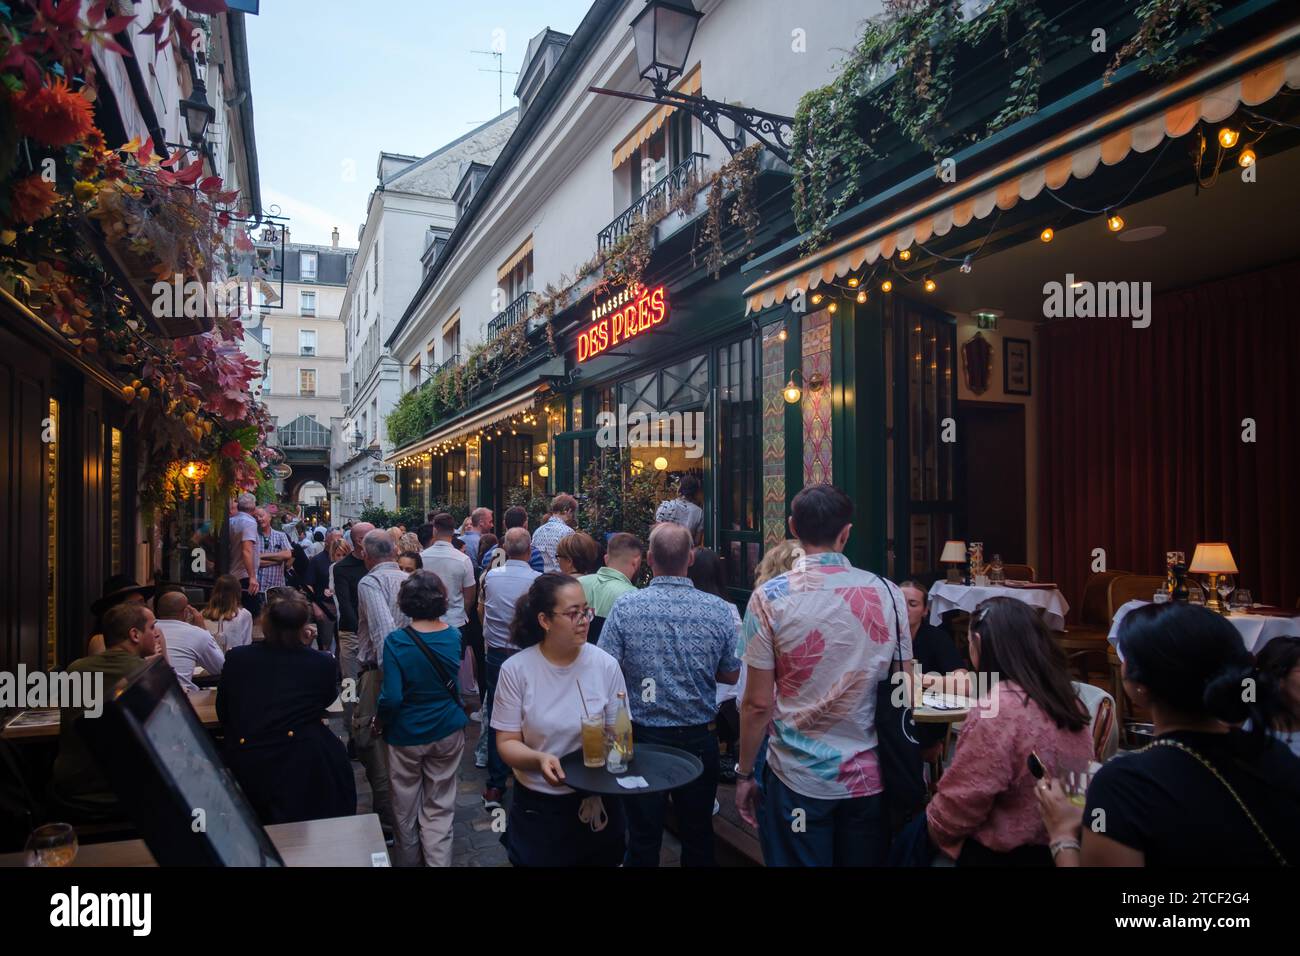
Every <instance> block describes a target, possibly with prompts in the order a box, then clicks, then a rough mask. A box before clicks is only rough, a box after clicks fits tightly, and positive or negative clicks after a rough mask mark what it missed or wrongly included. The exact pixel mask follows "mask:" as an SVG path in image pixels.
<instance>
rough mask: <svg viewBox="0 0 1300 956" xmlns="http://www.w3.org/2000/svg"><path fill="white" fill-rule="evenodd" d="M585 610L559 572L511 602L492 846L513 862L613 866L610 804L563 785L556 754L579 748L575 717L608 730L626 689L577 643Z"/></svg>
mask: <svg viewBox="0 0 1300 956" xmlns="http://www.w3.org/2000/svg"><path fill="white" fill-rule="evenodd" d="M591 618H592V613H591V608H589V607H588V606H587V597H586V595H585V594H584V593H583V590H582V585H581V584H579V583H578V581H577V579H576V578H572V577H569V576H568V575H567V574H543V575H541V576H540V577H537V578H535V579H534V580H533V582H532V584H531V585H530V586H529V588H528V591H527V593H525V594H524V595H523V596H522V597H520V599H519V603H518V605H517V606H516V609H515V618H514V622H513V624H512V626H511V641H512V643H514V645H515V646H516V647H519V648H521V650H520V652H519V653H517V654H515V655H514V656H513V657H511V658H510V659H509V660H507V661H506V662H505V664H503V665H502V667H501V674H500V677H498V679H497V686H496V692H495V696H494V697H493V700H492V729H493V730H495V731H496V732H497V750H498V752H499V753H500V754H501V759H502V760H504V761H505V762H506V764H507V765H508V766H509V767H511V769H513V770H514V777H515V788H514V790H515V792H514V799H513V800H512V801H511V803H510V817H509V819H508V820H507V821H506V831H505V834H504V835H503V836H502V840H501V842H502V843H503V844H505V847H506V849H507V850H508V851H509V854H510V862H511V863H512V864H513V865H515V866H617V865H618V864H619V863H621V862H622V861H623V850H624V838H623V833H624V829H625V822H624V817H623V807H622V805H621V803H620V802H619V800H618V799H617V798H609V797H606V798H603V799H602V798H601V797H595V796H592V797H586V798H584V797H583V796H582V795H581V794H579V793H577V792H575V791H574V790H573V789H571V788H570V787H568V786H566V785H565V783H564V770H563V769H562V768H561V767H560V758H561V757H563V756H564V755H565V754H567V753H570V752H572V751H574V750H577V749H578V748H579V747H580V746H581V744H582V718H583V715H584V714H591V715H598V714H603V715H604V718H605V726H606V728H610V727H612V726H613V724H614V718H615V716H616V715H617V713H618V705H619V695H620V694H624V695H626V693H627V687H626V686H625V684H624V682H623V672H622V670H621V669H620V668H619V666H618V662H616V661H615V660H614V658H612V657H610V656H609V655H608V654H606V653H605V652H604V651H602V650H601V649H600V648H598V647H596V646H594V645H592V644H588V643H587V629H588V627H589V625H590V624H591Z"/></svg>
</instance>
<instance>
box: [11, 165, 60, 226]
mask: <svg viewBox="0 0 1300 956" xmlns="http://www.w3.org/2000/svg"><path fill="white" fill-rule="evenodd" d="M58 199H59V194H58V193H56V192H55V191H54V186H53V185H52V184H50V183H47V182H46V181H45V180H44V179H42V178H41V174H40V173H33V174H32V175H30V176H28V177H27V178H26V179H20V180H19V181H18V182H16V183H14V194H13V200H12V202H11V203H10V206H9V212H10V215H12V216H13V218H14V219H15V220H17V221H18V222H26V223H34V222H38V221H39V220H41V219H44V218H45V217H46V216H48V215H49V214H50V210H51V209H53V208H54V204H55V203H56V202H57V201H58Z"/></svg>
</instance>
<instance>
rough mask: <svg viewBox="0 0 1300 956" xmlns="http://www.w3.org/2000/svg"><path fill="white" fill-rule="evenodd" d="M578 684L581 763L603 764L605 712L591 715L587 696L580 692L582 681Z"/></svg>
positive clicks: (595, 765) (594, 765)
mask: <svg viewBox="0 0 1300 956" xmlns="http://www.w3.org/2000/svg"><path fill="white" fill-rule="evenodd" d="M576 683H577V684H578V701H579V702H580V703H581V704H582V765H583V766H584V767H591V768H592V769H595V768H597V767H603V766H605V713H604V711H600V712H598V713H597V714H596V715H595V716H592V714H591V712H590V711H589V710H588V709H587V698H586V695H584V694H583V693H582V682H581V681H577V682H576Z"/></svg>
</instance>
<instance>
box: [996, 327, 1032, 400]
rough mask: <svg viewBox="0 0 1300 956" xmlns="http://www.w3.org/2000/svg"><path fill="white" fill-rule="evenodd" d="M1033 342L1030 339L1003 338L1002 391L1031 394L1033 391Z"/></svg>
mask: <svg viewBox="0 0 1300 956" xmlns="http://www.w3.org/2000/svg"><path fill="white" fill-rule="evenodd" d="M1031 344H1032V343H1031V342H1030V341H1029V339H1003V340H1002V391H1004V392H1005V393H1006V394H1008V395H1029V394H1030V393H1031V391H1032V379H1031V375H1030V368H1031V366H1030V364H1029V358H1030V353H1029V349H1030V346H1031Z"/></svg>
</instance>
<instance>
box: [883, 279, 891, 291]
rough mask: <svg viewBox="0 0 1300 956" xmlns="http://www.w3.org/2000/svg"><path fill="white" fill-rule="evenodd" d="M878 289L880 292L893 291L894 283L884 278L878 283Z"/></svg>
mask: <svg viewBox="0 0 1300 956" xmlns="http://www.w3.org/2000/svg"><path fill="white" fill-rule="evenodd" d="M880 291H881V292H893V291H894V283H892V282H890V281H889V280H888V279H886V280H885V281H884V282H882V283H880Z"/></svg>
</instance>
